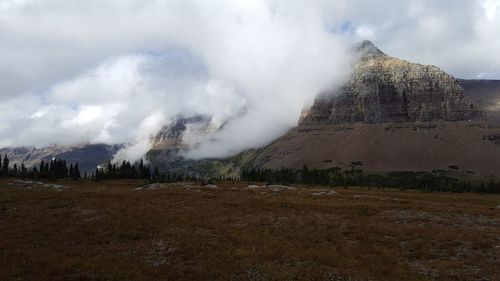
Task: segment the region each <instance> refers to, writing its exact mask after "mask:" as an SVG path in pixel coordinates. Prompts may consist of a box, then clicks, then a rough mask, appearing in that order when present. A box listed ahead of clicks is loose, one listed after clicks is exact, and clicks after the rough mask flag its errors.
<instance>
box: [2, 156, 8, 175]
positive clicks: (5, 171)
mask: <svg viewBox="0 0 500 281" xmlns="http://www.w3.org/2000/svg"><path fill="white" fill-rule="evenodd" d="M2 174H3V175H6V176H8V175H9V158H8V157H7V153H5V157H4V158H3V163H2Z"/></svg>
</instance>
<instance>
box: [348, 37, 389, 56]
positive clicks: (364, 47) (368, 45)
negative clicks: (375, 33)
mask: <svg viewBox="0 0 500 281" xmlns="http://www.w3.org/2000/svg"><path fill="white" fill-rule="evenodd" d="M354 51H355V52H356V53H359V54H361V56H362V57H367V56H386V54H385V53H384V52H382V51H381V50H380V49H379V48H377V46H375V45H374V44H373V43H372V42H371V41H369V40H364V41H362V42H360V43H358V44H356V46H355V47H354Z"/></svg>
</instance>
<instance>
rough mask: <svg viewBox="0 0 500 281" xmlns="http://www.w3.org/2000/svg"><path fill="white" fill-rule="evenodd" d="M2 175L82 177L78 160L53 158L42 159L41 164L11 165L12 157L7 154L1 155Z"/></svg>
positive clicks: (0, 170)
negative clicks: (74, 161) (69, 161)
mask: <svg viewBox="0 0 500 281" xmlns="http://www.w3.org/2000/svg"><path fill="white" fill-rule="evenodd" d="M0 176H1V177H23V178H35V179H60V178H72V179H79V178H81V176H82V175H81V173H80V166H79V165H78V162H76V163H74V164H73V163H70V164H69V166H68V163H66V160H62V159H52V160H50V161H44V160H42V161H41V162H40V165H39V166H35V167H32V168H29V169H28V168H27V167H26V166H25V165H24V163H21V165H17V164H14V165H12V166H11V165H10V159H9V158H8V156H7V154H5V155H4V157H3V158H2V156H1V155H0Z"/></svg>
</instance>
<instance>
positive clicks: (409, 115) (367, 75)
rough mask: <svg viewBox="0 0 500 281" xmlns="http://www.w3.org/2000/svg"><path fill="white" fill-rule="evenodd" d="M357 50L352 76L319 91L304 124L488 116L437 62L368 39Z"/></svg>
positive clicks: (479, 117) (479, 118) (476, 118)
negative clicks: (398, 54)
mask: <svg viewBox="0 0 500 281" xmlns="http://www.w3.org/2000/svg"><path fill="white" fill-rule="evenodd" d="M356 51H357V52H358V53H359V54H360V58H359V60H358V62H357V63H356V65H355V66H354V70H353V72H352V75H351V76H350V79H349V80H348V81H347V83H345V85H344V86H343V87H342V88H340V89H337V90H333V91H329V92H325V93H322V94H321V95H319V96H318V97H317V98H316V101H315V103H314V105H313V106H312V107H311V109H310V110H309V113H308V114H307V116H305V117H304V118H302V119H301V125H314V124H342V123H357V122H363V123H392V122H415V121H424V122H428V121H435V120H445V121H466V120H481V119H484V117H485V115H484V113H483V112H482V111H481V110H479V108H478V106H477V105H476V104H475V103H474V102H472V101H471V100H470V99H468V98H467V97H466V96H465V95H464V90H463V88H462V87H461V86H460V82H459V81H457V80H456V79H455V78H453V77H452V76H451V75H448V74H446V73H445V72H443V71H442V70H440V69H439V68H438V67H435V66H429V65H421V64H416V63H410V62H407V61H404V60H400V59H397V58H393V57H390V56H387V55H386V54H384V53H383V52H381V51H380V50H379V49H378V48H376V47H375V46H374V45H373V44H372V43H370V42H368V41H365V42H363V43H361V44H360V45H359V46H358V47H357V48H356Z"/></svg>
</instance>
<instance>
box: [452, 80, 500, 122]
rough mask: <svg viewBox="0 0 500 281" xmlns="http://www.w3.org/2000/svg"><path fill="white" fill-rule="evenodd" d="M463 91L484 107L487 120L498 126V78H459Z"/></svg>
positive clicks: (499, 89) (499, 85)
mask: <svg viewBox="0 0 500 281" xmlns="http://www.w3.org/2000/svg"><path fill="white" fill-rule="evenodd" d="M459 81H460V85H462V87H463V88H464V90H465V93H466V94H467V95H468V96H469V97H470V98H471V99H472V100H474V101H475V102H476V103H477V104H478V105H479V106H480V107H481V108H483V109H484V111H485V112H486V114H487V116H488V120H489V121H490V123H491V124H492V125H494V126H497V127H499V126H500V80H465V79H460V80H459Z"/></svg>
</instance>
